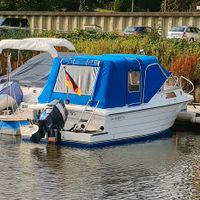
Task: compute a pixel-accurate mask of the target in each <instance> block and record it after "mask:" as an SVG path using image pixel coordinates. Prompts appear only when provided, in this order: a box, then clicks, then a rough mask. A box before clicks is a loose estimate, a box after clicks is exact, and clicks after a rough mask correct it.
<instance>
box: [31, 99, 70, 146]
mask: <svg viewBox="0 0 200 200" xmlns="http://www.w3.org/2000/svg"><path fill="white" fill-rule="evenodd" d="M67 116H68V113H67V109H66V108H65V104H64V103H63V102H61V101H60V100H53V101H52V102H50V103H49V104H48V105H47V106H46V109H45V111H44V112H43V113H42V114H41V115H40V118H39V120H38V123H39V130H38V132H37V133H34V134H33V135H32V136H31V138H30V140H31V141H32V142H34V143H38V142H39V141H40V140H41V138H44V137H45V135H46V134H47V136H48V137H56V138H57V139H58V140H59V138H60V131H61V130H62V129H63V127H64V125H65V122H66V120H67Z"/></svg>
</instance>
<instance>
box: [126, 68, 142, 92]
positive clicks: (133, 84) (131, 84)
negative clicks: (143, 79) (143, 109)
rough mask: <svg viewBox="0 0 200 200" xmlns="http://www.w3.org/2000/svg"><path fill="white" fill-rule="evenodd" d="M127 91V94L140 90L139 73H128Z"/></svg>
mask: <svg viewBox="0 0 200 200" xmlns="http://www.w3.org/2000/svg"><path fill="white" fill-rule="evenodd" d="M128 90H129V92H138V91H139V90H140V72H139V71H129V72H128Z"/></svg>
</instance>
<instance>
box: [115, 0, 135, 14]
mask: <svg viewBox="0 0 200 200" xmlns="http://www.w3.org/2000/svg"><path fill="white" fill-rule="evenodd" d="M131 2H132V1H131V0H115V3H114V11H118V12H127V11H131Z"/></svg>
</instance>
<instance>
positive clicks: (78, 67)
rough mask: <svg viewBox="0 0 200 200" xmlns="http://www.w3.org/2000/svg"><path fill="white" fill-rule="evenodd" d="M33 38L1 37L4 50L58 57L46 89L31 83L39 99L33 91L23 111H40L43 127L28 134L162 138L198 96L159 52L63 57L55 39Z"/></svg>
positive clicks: (71, 139)
mask: <svg viewBox="0 0 200 200" xmlns="http://www.w3.org/2000/svg"><path fill="white" fill-rule="evenodd" d="M33 41H34V40H32V39H25V40H23V41H16V42H14V43H13V41H12V42H9V41H7V42H6V41H1V42H0V52H1V51H2V49H4V48H12V49H29V50H34V49H35V50H39V51H47V52H49V53H50V54H51V56H52V57H53V63H52V67H51V71H50V74H49V76H48V80H47V81H46V83H45V86H44V88H42V87H38V88H39V90H38V88H37V87H36V88H32V87H30V88H31V93H33V94H31V95H34V98H30V96H29V95H28V96H26V97H27V98H25V102H22V103H21V108H22V110H24V111H26V112H28V111H29V110H33V113H36V115H35V118H33V121H34V120H35V121H37V122H38V124H39V130H38V131H37V129H35V128H34V131H33V132H32V131H30V132H28V131H26V132H21V133H20V134H21V135H22V137H23V138H29V139H30V138H31V140H32V141H34V142H39V141H40V139H42V138H43V140H47V141H61V142H65V143H67V144H68V145H77V146H88V147H94V146H101V145H107V144H111V143H112V144H113V143H119V142H120V143H121V142H127V141H135V140H141V139H142V140H143V139H144V140H146V139H150V138H155V137H156V138H159V137H161V136H166V135H168V130H169V129H170V128H171V127H172V125H173V124H174V121H175V119H176V117H177V114H178V113H179V112H180V111H181V110H182V108H184V107H185V106H186V105H187V104H188V103H189V102H191V101H192V100H193V97H192V96H191V95H190V94H188V93H185V92H184V91H183V89H182V87H181V80H178V79H176V78H173V76H172V74H171V73H170V72H168V71H167V70H166V69H165V68H163V67H162V66H161V65H160V64H159V62H158V60H157V59H156V58H155V57H154V56H146V55H131V54H112V55H102V56H89V55H88V56H84V55H79V56H72V57H66V58H63V57H62V58H61V57H60V56H59V55H58V53H57V51H56V50H55V48H54V44H53V43H50V42H47V41H48V40H46V39H44V41H42V40H41V39H38V40H37V39H36V40H35V41H34V42H33ZM21 43H23V44H21ZM61 43H62V42H61ZM13 44H15V45H13ZM57 44H58V43H56V45H57ZM70 48H71V49H73V48H74V47H73V46H70ZM22 76H23V75H22ZM188 81H189V80H188ZM168 82H170V83H172V82H173V84H172V85H168V84H167V83H168ZM189 82H190V81H189ZM30 84H31V81H30ZM24 86H25V87H26V85H24ZM33 86H34V85H33ZM26 90H27V87H26ZM22 91H23V89H22ZM40 91H41V94H40ZM38 95H39V96H38ZM28 97H29V98H28ZM37 97H38V98H37ZM27 99H29V100H27ZM36 99H37V101H36ZM57 100H59V101H57ZM31 101H32V102H31ZM52 101H53V102H52ZM63 102H65V105H64V104H63ZM24 116H25V115H24ZM35 130H36V131H35ZM33 133H34V134H33Z"/></svg>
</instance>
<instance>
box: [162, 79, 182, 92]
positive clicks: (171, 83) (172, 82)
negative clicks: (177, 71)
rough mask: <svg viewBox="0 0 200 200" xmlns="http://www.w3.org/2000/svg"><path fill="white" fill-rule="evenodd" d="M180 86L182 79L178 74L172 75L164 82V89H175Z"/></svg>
mask: <svg viewBox="0 0 200 200" xmlns="http://www.w3.org/2000/svg"><path fill="white" fill-rule="evenodd" d="M179 87H180V81H179V78H178V77H177V76H170V77H169V78H168V79H167V80H166V81H165V84H164V88H163V90H168V89H174V88H179Z"/></svg>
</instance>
